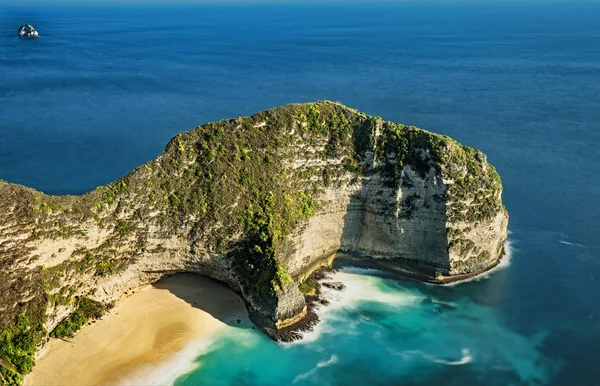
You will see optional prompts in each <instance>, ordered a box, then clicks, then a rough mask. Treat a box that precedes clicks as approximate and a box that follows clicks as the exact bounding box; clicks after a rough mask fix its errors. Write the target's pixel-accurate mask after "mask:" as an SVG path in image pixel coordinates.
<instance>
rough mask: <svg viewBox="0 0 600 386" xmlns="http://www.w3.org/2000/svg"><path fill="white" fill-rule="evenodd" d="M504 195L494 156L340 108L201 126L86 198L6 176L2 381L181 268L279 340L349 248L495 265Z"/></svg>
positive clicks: (304, 108) (435, 274)
mask: <svg viewBox="0 0 600 386" xmlns="http://www.w3.org/2000/svg"><path fill="white" fill-rule="evenodd" d="M501 191H502V186H501V183H500V179H499V177H498V175H497V173H496V171H495V169H494V168H493V167H492V166H491V165H489V164H488V163H487V160H486V158H485V156H484V155H483V154H482V153H481V152H479V151H476V150H473V149H470V148H467V147H464V146H462V145H460V144H459V143H457V142H455V141H453V140H452V139H450V138H448V137H445V136H441V135H436V134H432V133H429V132H426V131H423V130H419V129H417V128H414V127H406V126H403V125H399V124H394V123H390V122H384V121H382V120H381V119H379V118H374V117H369V116H367V115H365V114H362V113H359V112H357V111H355V110H352V109H349V108H347V107H345V106H342V105H340V104H337V103H333V102H317V103H311V104H301V105H288V106H284V107H280V108H276V109H272V110H268V111H265V112H262V113H258V114H256V115H253V116H251V117H246V118H237V119H232V120H226V121H221V122H217V123H209V124H206V125H204V126H201V127H198V128H196V129H194V130H192V131H189V132H186V133H183V134H180V135H178V136H176V137H175V138H174V139H173V140H171V142H170V143H169V144H168V145H167V147H166V149H165V152H164V153H163V154H162V155H160V156H159V157H158V158H157V159H156V160H154V161H151V162H148V163H147V164H145V165H143V166H141V167H139V168H137V169H136V170H134V171H133V172H132V173H130V174H129V175H127V176H125V177H123V178H122V179H120V180H119V181H117V182H114V183H112V184H109V185H106V186H103V187H99V188H97V189H96V190H94V191H92V192H90V193H87V194H85V195H83V196H80V197H73V196H60V197H58V196H47V195H44V194H43V193H41V192H38V191H35V190H33V189H30V188H26V187H23V186H19V185H12V184H7V183H4V182H1V181H0V208H1V209H0V264H1V267H2V269H1V270H0V327H2V326H3V330H2V331H1V332H2V334H0V374H2V378H0V379H4V380H5V381H6V380H8V379H13V378H14V379H16V377H18V375H17V373H25V372H27V371H29V369H30V368H31V366H32V365H33V362H32V357H33V353H34V352H35V346H36V345H37V344H38V343H39V342H40V341H43V340H44V339H45V336H46V331H52V330H54V329H55V328H56V326H57V325H58V326H59V328H60V329H61V331H62V329H63V328H64V327H65V323H67V324H68V323H71V322H72V323H75V321H76V318H74V316H73V315H76V314H77V313H80V314H85V312H87V311H86V310H87V308H89V307H88V306H87V305H88V304H89V302H94V303H93V304H98V305H99V306H102V305H103V304H110V303H111V302H114V301H115V300H117V299H118V298H119V297H120V296H122V295H123V294H126V293H128V292H129V291H132V290H135V289H137V288H139V287H141V286H143V285H146V284H148V283H152V282H155V281H157V280H160V279H161V278H163V277H165V276H166V275H170V274H173V273H175V272H196V273H200V274H203V275H206V276H209V277H212V278H215V279H217V280H220V281H222V282H224V283H226V284H227V285H228V286H230V287H231V288H232V289H234V290H236V291H238V292H239V293H241V294H242V296H243V298H244V299H245V300H246V302H247V305H248V308H249V310H250V313H251V315H252V317H253V319H254V320H255V322H256V323H257V324H258V325H259V326H260V327H261V328H262V329H263V330H264V331H265V332H267V333H268V334H270V335H272V336H276V335H277V331H278V330H279V329H280V328H282V327H284V326H287V325H290V324H291V323H293V322H295V321H297V320H298V319H300V318H301V317H302V315H303V313H304V312H305V309H306V304H305V301H304V298H303V296H302V295H301V293H300V292H299V290H298V283H299V281H301V280H303V279H304V278H305V277H306V276H307V275H308V274H309V273H310V272H311V271H312V270H313V269H314V268H315V267H317V266H318V265H319V264H322V263H323V262H324V261H325V260H326V259H327V258H328V257H329V256H330V255H331V254H332V253H335V252H337V251H339V250H345V251H349V252H352V253H353V255H354V256H355V258H356V259H360V260H362V261H364V262H367V263H369V264H372V265H375V266H378V267H382V268H385V269H389V270H394V271H398V272H400V273H402V274H407V275H411V276H414V277H418V278H421V279H424V280H431V281H436V280H437V281H443V280H449V279H453V278H455V277H462V276H461V275H465V274H474V273H478V272H481V271H483V270H485V269H487V268H489V267H491V266H493V265H494V264H495V263H496V262H497V260H498V259H499V257H500V254H501V252H502V246H503V242H504V240H505V239H506V232H507V230H506V229H507V221H508V217H507V214H506V211H505V209H504V208H503V206H502V203H501ZM84 300H85V302H84ZM95 302H99V303H95ZM82 304H85V305H86V308H85V309H82ZM61 321H62V323H61ZM59 323H60V324H59ZM69 326H71V325H70V324H69V325H68V327H69ZM22 337H25V338H26V339H25V338H23V339H25V340H26V341H27V342H29V343H30V344H25V343H24V344H21V346H23V347H21V346H20V343H19V341H20V340H22V339H21V338H22Z"/></svg>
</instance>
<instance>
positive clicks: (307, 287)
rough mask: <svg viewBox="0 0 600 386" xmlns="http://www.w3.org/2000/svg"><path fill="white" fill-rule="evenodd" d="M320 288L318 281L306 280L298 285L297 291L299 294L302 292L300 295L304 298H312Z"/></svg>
mask: <svg viewBox="0 0 600 386" xmlns="http://www.w3.org/2000/svg"><path fill="white" fill-rule="evenodd" d="M320 286H321V285H320V284H319V281H318V280H316V279H312V278H308V279H306V280H304V281H303V282H302V283H300V285H299V286H298V289H300V292H302V294H303V295H305V296H314V295H315V294H316V293H317V289H318V288H319V287H320Z"/></svg>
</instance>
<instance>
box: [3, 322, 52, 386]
mask: <svg viewBox="0 0 600 386" xmlns="http://www.w3.org/2000/svg"><path fill="white" fill-rule="evenodd" d="M45 333H46V332H45V331H44V329H43V328H42V326H41V325H40V324H35V323H32V322H31V321H30V319H29V318H28V317H27V316H25V315H24V314H22V313H21V314H19V315H18V316H17V319H16V322H15V324H14V325H10V326H5V327H3V328H1V329H0V375H1V377H0V383H3V382H5V383H6V384H9V385H10V384H20V383H21V381H22V374H27V373H29V372H30V371H31V369H32V368H33V365H34V364H35V362H34V355H35V351H36V349H37V345H38V343H39V342H40V339H41V338H42V336H43V335H44V334H45ZM2 381H3V382H2Z"/></svg>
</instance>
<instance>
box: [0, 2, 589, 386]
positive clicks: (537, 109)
mask: <svg viewBox="0 0 600 386" xmlns="http://www.w3.org/2000/svg"><path fill="white" fill-rule="evenodd" d="M598 15H600V3H598V2H593V1H589V2H577V1H563V2H560V1H557V2H544V1H531V2H520V1H519V2H489V1H485V2H484V1H481V2H443V3H442V2H439V3H436V2H427V3H425V2H406V3H398V4H374V3H369V4H368V5H367V4H352V5H349V4H344V5H340V4H338V5H332V4H329V5H325V4H322V5H318V4H296V5H281V4H280V5H235V6H215V5H203V6H164V7H160V6H146V5H143V6H142V5H139V6H137V7H128V6H124V5H122V6H114V7H107V6H104V7H99V6H87V5H84V4H83V2H82V3H81V4H80V5H72V6H61V5H56V6H52V7H49V6H46V7H36V6H33V5H27V4H26V3H25V2H12V3H11V4H7V3H6V2H2V3H0V178H2V179H4V180H7V181H10V182H15V183H22V184H26V185H29V186H32V187H35V188H37V189H41V190H43V191H45V192H47V193H53V194H63V193H70V194H78V193H83V192H85V191H87V190H90V189H93V188H94V187H96V186H98V185H101V184H105V183H107V182H109V181H112V180H114V179H116V178H118V177H120V176H122V175H124V174H125V173H127V172H129V171H130V170H132V169H133V168H135V167H137V166H138V165H140V164H142V163H143V162H145V161H147V160H150V159H153V158H154V157H156V155H157V154H159V153H160V152H161V151H162V149H163V148H164V145H165V144H166V143H167V142H168V140H169V139H170V138H171V137H173V136H174V135H175V134H177V133H179V132H181V131H183V130H187V129H191V128H193V127H195V126H196V125H199V124H202V123H204V122H206V121H215V120H219V119H222V118H227V117H234V116H238V115H246V114H251V113H253V112H256V111H259V110H262V109H267V108H270V107H273V106H278V105H282V104H285V103H290V102H299V101H311V100H318V99H332V100H337V101H340V102H343V103H345V104H347V105H348V106H351V107H354V108H357V109H359V110H362V111H365V112H367V113H369V114H372V115H379V116H382V117H384V118H385V119H388V120H394V121H398V122H403V123H406V124H412V125H416V126H419V127H423V128H425V129H429V130H432V131H436V132H440V133H443V134H447V135H450V136H452V137H454V138H456V139H458V140H459V141H461V142H463V143H465V144H467V145H470V146H473V147H476V148H480V149H481V150H483V151H484V152H485V153H486V154H487V155H488V159H489V161H490V162H491V163H492V164H494V165H495V166H496V167H497V169H498V171H499V173H500V175H501V176H502V179H503V183H504V187H505V190H504V196H503V199H504V203H505V204H506V207H507V208H508V211H509V213H510V216H511V217H510V225H509V228H510V230H511V232H512V234H511V236H510V239H511V241H512V243H513V256H512V259H511V263H510V265H509V266H508V267H506V268H504V269H501V270H499V271H497V272H494V273H493V274H491V275H490V276H489V277H487V278H485V279H483V280H479V281H473V282H468V283H464V284H460V285H456V286H451V287H432V286H426V285H423V284H420V283H415V282H411V281H390V280H389V279H381V278H377V277H371V276H365V275H358V276H357V275H355V276H348V277H346V280H348V281H349V283H350V282H351V283H352V285H349V286H348V287H349V288H348V291H351V290H352V289H353V288H354V289H355V292H354V294H351V293H350V292H349V294H348V295H347V296H348V297H347V298H345V300H343V299H342V300H340V301H339V302H338V303H339V304H338V305H339V307H338V306H336V305H335V304H333V305H332V306H331V307H329V308H327V309H323V310H322V312H323V313H324V314H323V319H324V321H323V323H321V324H320V325H319V329H320V330H317V332H316V333H315V334H314V335H312V336H309V337H308V339H307V340H306V341H304V342H303V343H298V344H294V345H292V346H289V347H288V346H279V345H277V344H275V343H273V342H271V341H269V340H268V339H266V338H265V337H264V336H263V335H261V334H260V333H258V332H257V331H256V330H252V329H251V326H250V325H245V326H246V328H238V327H234V328H229V329H228V330H227V331H226V333H225V335H224V336H223V337H221V338H219V339H218V340H217V341H216V343H215V344H216V346H212V347H213V348H212V349H209V351H206V348H205V347H204V345H203V343H201V342H199V343H198V346H197V347H196V348H195V349H194V347H192V348H191V354H190V355H188V356H187V357H186V358H187V359H185V360H184V359H182V360H181V363H180V364H181V366H179V365H180V364H177V365H175V364H174V366H173V369H175V370H174V371H175V372H176V373H185V372H186V370H189V369H190V368H191V367H190V363H188V362H189V360H193V359H194V358H196V357H198V363H199V364H201V365H200V367H199V368H198V369H197V370H194V371H193V372H192V374H189V375H187V376H186V377H187V378H186V377H184V378H180V379H179V380H178V381H177V383H178V384H199V383H201V384H210V383H213V384H215V383H216V384H225V385H228V384H240V385H244V384H247V385H258V384H269V383H270V384H282V383H283V384H288V383H293V382H294V380H297V381H296V384H311V383H312V384H321V383H323V384H327V383H329V384H439V383H444V384H456V385H465V384H469V385H471V384H551V385H597V384H598V365H597V363H598V361H599V360H600V354H599V352H598V347H600V321H599V319H600V306H599V303H598V299H600V284H598V281H599V280H600V242H599V238H598V236H599V235H600V205H598V202H600V182H599V179H598V177H599V176H600V162H599V161H598V160H599V156H600V152H599V150H598V149H600V109H598V98H599V96H600V49H599V47H600V18H599V17H598ZM25 22H28V23H32V24H34V26H35V27H36V28H37V29H38V30H39V31H40V34H41V37H40V38H39V39H37V40H31V41H22V40H19V39H18V38H16V37H15V36H16V30H17V28H18V26H20V25H21V24H23V23H25ZM358 288H361V289H362V292H361V294H362V295H361V296H357V294H356V291H357V290H356V289H358ZM378 300H384V301H383V302H380V301H379V302H378ZM404 300H406V302H405V301H404ZM186 355H187V354H186ZM319 364H320V365H319ZM161 371H162V370H161Z"/></svg>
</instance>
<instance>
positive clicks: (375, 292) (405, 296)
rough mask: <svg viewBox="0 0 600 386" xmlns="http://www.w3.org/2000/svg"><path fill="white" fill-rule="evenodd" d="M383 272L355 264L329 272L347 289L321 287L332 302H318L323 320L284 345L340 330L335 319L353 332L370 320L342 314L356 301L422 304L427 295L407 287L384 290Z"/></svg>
mask: <svg viewBox="0 0 600 386" xmlns="http://www.w3.org/2000/svg"><path fill="white" fill-rule="evenodd" d="M384 274H385V273H384V272H382V271H378V270H375V269H365V268H356V267H344V268H341V269H340V270H339V271H338V272H335V273H332V274H329V277H330V278H329V279H325V280H324V281H339V282H342V283H344V285H345V286H346V289H344V290H342V291H340V290H336V289H331V288H327V287H325V286H322V287H321V294H322V296H323V297H324V298H325V299H327V300H328V301H329V304H328V305H327V306H321V305H316V312H317V314H318V315H319V319H320V322H319V323H318V324H317V325H316V326H315V328H314V329H313V330H312V331H309V332H306V333H304V334H303V337H302V339H300V340H297V341H294V342H289V343H282V344H281V345H282V346H283V347H291V346H293V345H297V344H306V343H312V342H314V341H316V340H317V339H318V338H319V337H320V336H321V335H322V334H323V333H329V332H337V333H339V330H338V328H336V326H337V324H336V323H335V322H332V321H333V320H335V319H340V318H343V319H344V333H345V334H353V333H354V331H355V330H356V329H357V327H358V325H359V324H360V323H370V320H369V319H368V318H366V317H361V318H359V319H358V320H354V321H352V322H349V321H348V320H346V319H345V317H344V316H343V315H340V313H339V312H336V311H340V310H344V309H348V310H350V309H354V308H356V304H357V303H362V302H376V303H383V304H387V305H389V306H392V307H398V308H400V307H408V306H411V305H413V304H419V303H420V302H421V301H422V300H423V299H424V298H425V296H423V295H422V294H420V293H418V292H415V291H410V290H408V289H406V290H404V291H403V290H399V289H398V288H394V289H393V290H391V291H385V289H384V288H381V287H380V286H379V284H380V283H381V279H380V278H379V276H381V275H384Z"/></svg>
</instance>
